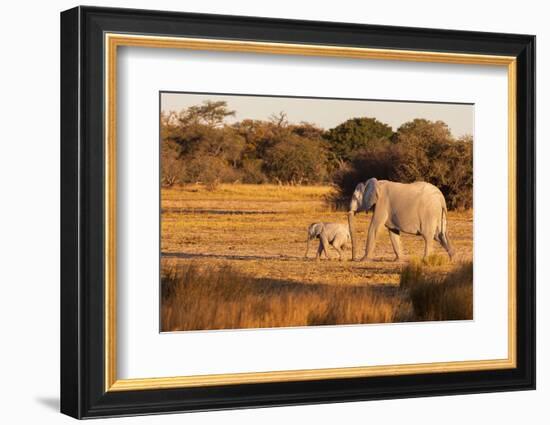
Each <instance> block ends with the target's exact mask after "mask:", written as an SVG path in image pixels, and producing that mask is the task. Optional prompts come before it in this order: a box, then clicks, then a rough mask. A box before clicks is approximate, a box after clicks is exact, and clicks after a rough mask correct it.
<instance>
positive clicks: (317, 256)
mask: <svg viewBox="0 0 550 425" xmlns="http://www.w3.org/2000/svg"><path fill="white" fill-rule="evenodd" d="M322 253H323V242H321V241H319V248H317V255H315V259H316V260H317V261H319V259H320V258H321V254H322Z"/></svg>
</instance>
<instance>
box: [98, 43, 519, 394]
mask: <svg viewBox="0 0 550 425" xmlns="http://www.w3.org/2000/svg"><path fill="white" fill-rule="evenodd" d="M104 43H105V44H104V45H105V81H106V83H105V135H104V136H105V140H104V143H105V376H104V378H105V391H131V390H148V389H160V388H178V387H199V386H213V385H232V384H252V383H266V382H284V381H306V380H320V379H337V378H353V377H374V376H388V375H409V374H415V373H442V372H458V371H481V370H495V369H509V368H515V367H516V326H517V323H516V251H517V248H516V84H517V77H516V58H515V57H513V56H492V55H476V54H459V53H442V52H424V51H410V50H391V49H369V48H357V47H337V46H325V45H306V44H285V43H266V42H255V41H234V40H212V39H197V38H179V37H158V36H145V35H127V34H115V33H106V34H105V39H104ZM120 46H133V47H150V48H170V49H190V50H209V51H230V52H248V53H263V54H281V55H303V56H325V57H327V56H328V57H342V58H355V59H377V60H398V61H406V62H436V63H452V64H470V65H494V66H504V67H507V71H508V357H507V358H506V359H495V360H470V361H454V362H436V363H419V364H399V365H383V366H362V367H343V368H327V369H305V370H287V371H271V372H252V373H250V372H248V373H230V374H215V375H194V376H175V377H164V378H155V377H152V378H138V379H135V378H132V379H118V378H117V373H116V362H117V352H116V345H117V342H116V341H117V338H116V335H117V333H116V330H117V327H116V326H117V325H116V264H117V257H116V185H117V183H116V162H117V160H116V122H117V120H116V113H117V111H116V99H117V89H116V87H117V48H118V47H120Z"/></svg>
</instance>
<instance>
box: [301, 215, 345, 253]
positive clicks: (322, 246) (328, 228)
mask: <svg viewBox="0 0 550 425" xmlns="http://www.w3.org/2000/svg"><path fill="white" fill-rule="evenodd" d="M313 239H319V247H318V248H317V255H316V256H315V258H316V259H317V260H319V258H320V257H321V254H322V252H323V251H324V252H325V257H326V258H330V257H329V253H328V248H329V245H332V246H333V248H334V249H335V250H336V251H337V252H338V255H339V258H340V260H342V253H343V251H344V249H345V248H346V247H347V246H349V243H350V242H351V236H350V233H349V227H348V225H347V224H343V223H312V224H310V225H309V227H308V229H307V247H306V254H305V257H306V258H307V255H308V253H309V243H310V242H311V241H312V240H313Z"/></svg>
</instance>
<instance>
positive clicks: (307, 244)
mask: <svg viewBox="0 0 550 425" xmlns="http://www.w3.org/2000/svg"><path fill="white" fill-rule="evenodd" d="M310 240H311V238H310V237H309V235H307V241H306V255H304V257H305V258H307V254H308V253H309V241H310Z"/></svg>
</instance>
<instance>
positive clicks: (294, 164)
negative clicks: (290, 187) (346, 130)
mask: <svg viewBox="0 0 550 425" xmlns="http://www.w3.org/2000/svg"><path fill="white" fill-rule="evenodd" d="M325 149H326V148H325V147H324V146H323V143H319V142H316V141H313V140H310V139H306V138H303V137H300V136H297V135H291V136H289V138H288V139H287V140H284V141H280V142H279V143H277V144H275V145H274V146H272V147H271V148H269V149H268V150H267V152H266V156H265V169H266V173H267V175H268V176H269V177H270V178H272V179H273V180H275V181H277V182H279V183H290V184H314V183H319V182H322V181H323V180H324V179H325V178H326V166H325V164H326V154H325V152H326V151H325Z"/></svg>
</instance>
